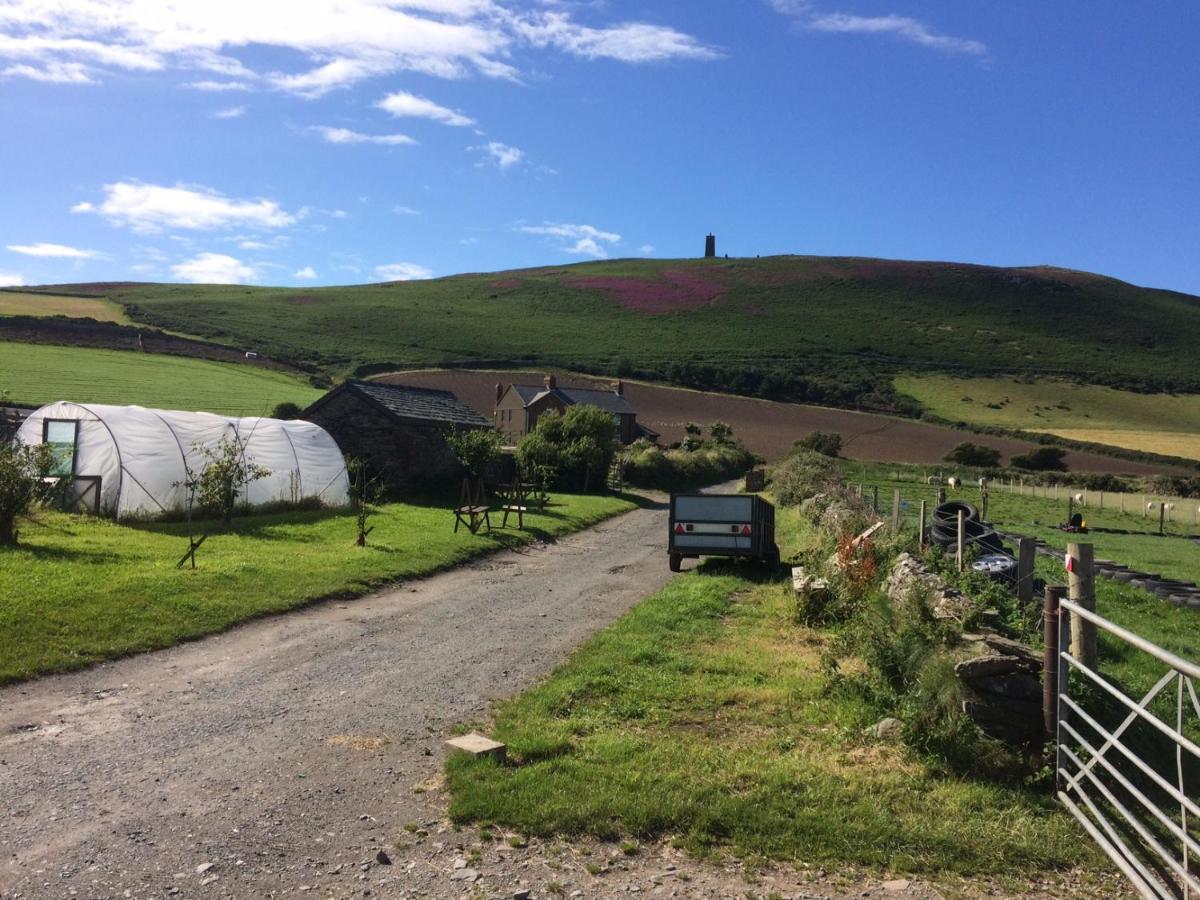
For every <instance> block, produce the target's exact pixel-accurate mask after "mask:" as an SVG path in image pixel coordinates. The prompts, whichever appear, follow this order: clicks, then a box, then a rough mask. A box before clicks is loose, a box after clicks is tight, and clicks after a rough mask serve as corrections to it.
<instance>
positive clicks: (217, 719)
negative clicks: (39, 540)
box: [0, 504, 670, 898]
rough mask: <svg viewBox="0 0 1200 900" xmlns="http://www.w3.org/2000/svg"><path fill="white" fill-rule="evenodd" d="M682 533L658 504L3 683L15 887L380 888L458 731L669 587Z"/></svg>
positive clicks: (16, 892)
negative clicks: (670, 527)
mask: <svg viewBox="0 0 1200 900" xmlns="http://www.w3.org/2000/svg"><path fill="white" fill-rule="evenodd" d="M446 527H450V522H449V519H448V520H447V525H446ZM664 529H665V512H664V507H663V505H662V504H656V505H655V506H653V507H651V508H643V509H638V510H634V511H633V512H630V513H627V514H625V515H623V516H621V517H618V518H616V519H612V520H610V521H607V522H605V523H602V524H600V525H598V526H596V527H594V528H592V529H589V530H587V531H584V532H581V533H579V534H576V535H572V536H570V537H567V538H564V539H562V540H560V541H559V542H558V543H556V544H553V545H545V544H542V545H535V546H532V547H528V548H525V549H523V550H521V551H515V552H512V551H505V552H502V553H498V554H495V555H492V556H488V557H485V558H483V559H481V560H478V561H476V562H473V563H471V564H468V565H466V566H464V567H462V568H460V569H456V570H454V571H451V572H447V573H444V574H440V575H437V576H434V577H432V578H428V579H425V580H421V581H414V582H411V583H407V584H403V585H399V586H396V587H395V588H393V589H390V590H386V591H383V592H380V593H377V594H373V595H371V596H369V597H365V598H362V599H359V600H356V601H351V602H337V603H326V604H320V605H317V606H314V607H311V608H309V609H306V610H303V611H300V612H297V613H293V614H290V615H285V616H279V617H274V618H270V619H264V620H261V621H258V622H254V623H251V624H248V625H245V626H243V627H239V628H237V629H235V630H233V631H230V632H227V633H225V634H222V635H218V636H215V637H212V638H209V639H206V640H203V641H198V642H195V643H191V644H186V645H182V646H178V647H175V648H172V649H170V650H165V651H162V652H156V653H150V654H144V655H141V656H136V657H132V658H129V659H125V660H121V661H118V662H114V663H110V664H105V665H100V666H96V667H94V668H91V669H88V670H85V671H82V672H78V673H73V674H69V675H63V676H53V677H48V678H44V679H41V680H38V681H33V682H27V683H23V684H19V685H15V686H12V687H8V688H5V689H3V690H0V897H5V898H18V897H26V898H29V897H38V898H40V897H70V896H81V897H121V896H132V897H162V896H168V895H170V896H194V895H204V896H235V897H243V896H245V897H254V896H268V895H281V894H284V893H287V894H291V893H293V892H298V891H300V890H301V886H303V887H304V888H305V889H307V888H309V887H312V886H314V885H315V884H316V883H317V881H318V876H320V875H321V874H322V873H325V872H328V871H330V870H332V869H334V868H337V869H338V873H339V874H335V875H334V876H332V877H321V878H319V881H320V883H321V888H320V890H321V891H323V892H324V893H323V894H322V896H324V895H327V894H333V895H335V896H348V895H350V894H351V893H353V894H355V895H356V896H362V894H363V890H364V887H368V888H369V887H370V886H371V885H372V884H374V882H375V879H374V878H373V877H372V878H371V880H370V881H369V882H368V883H367V884H364V880H360V879H358V876H359V875H362V874H364V869H363V868H362V866H364V865H365V866H366V867H367V868H368V869H369V868H370V867H372V866H376V867H378V863H377V862H376V861H375V860H376V851H377V850H378V849H379V848H383V847H392V846H394V843H395V842H396V841H397V839H398V838H399V837H403V836H404V835H405V834H406V832H405V831H404V830H403V826H404V824H405V823H409V822H416V821H420V820H421V819H422V817H423V816H426V815H428V810H427V809H426V808H425V806H424V803H425V801H423V800H422V795H421V794H420V793H414V785H418V784H419V783H421V782H423V781H426V780H428V779H430V778H431V777H434V776H436V775H437V774H438V772H439V770H440V765H441V760H442V757H443V748H442V742H443V740H444V739H445V738H446V737H447V736H448V731H449V729H451V728H452V727H453V726H454V725H455V724H456V723H460V722H464V721H480V722H481V721H483V720H485V718H486V716H487V715H488V709H489V701H491V700H492V699H494V698H497V697H501V696H507V695H511V694H513V693H515V692H516V691H518V690H519V689H521V688H523V687H525V686H526V685H528V684H530V683H531V682H532V681H534V680H535V679H537V678H538V677H540V676H542V675H544V674H546V673H548V672H549V671H550V670H551V669H552V668H553V667H554V666H555V665H556V664H557V663H559V662H561V661H563V660H564V659H566V657H567V656H568V655H569V653H570V652H571V650H572V649H573V648H574V647H576V646H577V645H578V644H579V643H580V642H581V641H582V640H584V639H585V638H586V637H588V636H589V635H591V634H592V633H594V632H596V631H598V630H600V629H601V628H603V627H605V626H606V625H608V624H610V623H611V622H613V621H615V620H616V619H617V618H618V617H619V616H620V615H621V614H623V613H624V612H625V611H626V610H628V609H629V608H630V607H631V606H633V605H634V604H635V603H636V602H637V601H639V600H641V599H642V598H644V597H646V596H647V595H648V594H650V593H652V592H653V591H655V590H657V589H658V588H659V587H660V586H661V585H662V584H664V583H665V582H666V581H667V580H668V578H669V577H670V573H669V572H668V570H667V561H666V553H665V546H664V544H665V542H664ZM388 852H393V853H394V852H396V851H394V850H389V851H388ZM206 867H207V868H206ZM400 868H401V867H399V866H394V867H389V868H388V871H389V872H394V873H395V875H396V876H400V875H401V874H402V873H401V871H400ZM403 881H404V879H402V878H397V880H396V882H395V883H394V887H393V888H392V891H394V892H396V893H399V891H400V890H401V888H402V887H404V885H403ZM415 886H416V885H408V887H410V888H411V887H415ZM126 892H128V893H126ZM452 893H454V892H452ZM386 894H387V891H385V895H386ZM378 895H379V891H378V889H376V896H378ZM428 895H429V896H440V895H441V894H440V893H439V891H438V890H436V889H431V890H430V892H429V893H428Z"/></svg>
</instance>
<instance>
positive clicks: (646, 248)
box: [638, 244, 654, 256]
mask: <svg viewBox="0 0 1200 900" xmlns="http://www.w3.org/2000/svg"><path fill="white" fill-rule="evenodd" d="M638 255H640V256H653V255H654V245H653V244H642V246H640V247H638Z"/></svg>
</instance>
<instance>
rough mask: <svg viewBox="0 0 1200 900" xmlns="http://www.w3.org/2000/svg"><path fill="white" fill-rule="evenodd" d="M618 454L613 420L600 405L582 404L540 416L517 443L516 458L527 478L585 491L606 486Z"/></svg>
mask: <svg viewBox="0 0 1200 900" xmlns="http://www.w3.org/2000/svg"><path fill="white" fill-rule="evenodd" d="M616 452H617V444H616V426H615V424H614V423H613V417H612V416H611V415H610V414H609V413H606V412H605V411H604V410H602V409H600V407H598V406H588V405H581V406H572V407H570V408H569V409H568V410H567V411H566V412H565V413H563V414H561V415H559V414H557V413H553V414H549V415H544V416H542V417H540V418H539V419H538V423H537V425H536V426H535V427H534V429H533V431H531V432H529V434H527V435H525V437H523V438H521V442H520V443H519V444H517V450H516V457H517V464H518V465H519V466H520V467H521V471H522V472H524V473H525V474H526V476H527V477H532V478H534V479H539V480H540V481H541V483H547V482H549V481H551V480H552V481H555V482H556V484H557V485H558V486H559V487H560V488H582V489H583V490H584V491H586V490H588V489H589V488H590V487H591V486H592V485H593V484H596V483H597V482H599V483H603V476H604V474H605V473H606V472H607V471H608V469H609V466H611V465H612V461H613V457H614V456H615V455H616ZM547 476H549V477H547Z"/></svg>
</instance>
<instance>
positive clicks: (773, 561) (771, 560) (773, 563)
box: [763, 548, 780, 569]
mask: <svg viewBox="0 0 1200 900" xmlns="http://www.w3.org/2000/svg"><path fill="white" fill-rule="evenodd" d="M763 558H764V559H765V560H766V563H767V566H768V567H769V568H771V569H778V568H779V564H780V558H779V550H778V548H776V549H775V550H772V551H771V552H770V553H768V554H767V555H766V556H765V557H763Z"/></svg>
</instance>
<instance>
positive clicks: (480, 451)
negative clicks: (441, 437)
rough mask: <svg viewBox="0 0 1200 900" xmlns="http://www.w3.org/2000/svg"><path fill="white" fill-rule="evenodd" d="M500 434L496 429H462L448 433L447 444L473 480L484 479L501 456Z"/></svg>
mask: <svg viewBox="0 0 1200 900" xmlns="http://www.w3.org/2000/svg"><path fill="white" fill-rule="evenodd" d="M500 441H501V438H500V432H498V431H496V430H495V429H494V428H462V429H455V430H454V431H449V432H447V433H446V444H447V446H449V447H450V452H451V453H453V454H454V458H455V459H457V460H458V462H459V465H461V466H462V467H463V468H464V469H466V470H467V472H468V474H470V476H471V477H472V478H482V477H483V476H484V474H485V473H486V472H487V471H488V469H490V468H491V466H492V464H493V463H495V461H496V459H497V458H498V457H499V456H500Z"/></svg>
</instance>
